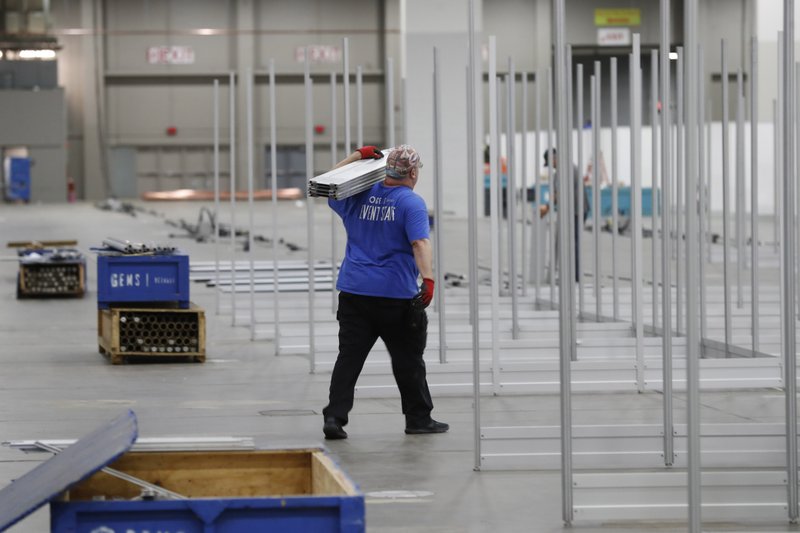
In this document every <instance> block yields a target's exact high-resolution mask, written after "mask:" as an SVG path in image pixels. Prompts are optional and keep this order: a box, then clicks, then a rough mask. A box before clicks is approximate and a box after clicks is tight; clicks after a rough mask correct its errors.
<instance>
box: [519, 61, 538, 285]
mask: <svg viewBox="0 0 800 533" xmlns="http://www.w3.org/2000/svg"><path fill="white" fill-rule="evenodd" d="M521 114H522V146H521V149H522V150H521V154H520V156H521V169H522V171H521V172H520V175H521V178H522V179H521V183H520V185H521V187H520V189H521V191H522V196H521V197H520V198H522V209H520V221H521V223H522V236H521V237H522V243H521V244H522V246H521V249H520V256H521V257H520V260H521V263H522V264H521V271H522V280H521V281H522V295H523V296H528V285H530V279H531V278H530V268H528V244H529V240H528V212H529V211H530V208H529V205H528V73H527V72H523V73H522V113H521ZM534 218H535V217H534Z"/></svg>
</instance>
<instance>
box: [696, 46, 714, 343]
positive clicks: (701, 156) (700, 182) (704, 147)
mask: <svg viewBox="0 0 800 533" xmlns="http://www.w3.org/2000/svg"><path fill="white" fill-rule="evenodd" d="M697 72H698V73H700V75H699V76H698V77H697V91H698V94H699V95H700V100H699V101H698V113H697V116H698V117H699V118H700V130H699V132H698V136H697V157H698V162H697V170H698V175H697V189H698V198H699V202H700V208H699V209H698V210H697V215H698V219H697V225H698V233H699V235H700V239H699V241H698V246H699V252H698V254H697V255H698V257H699V258H700V262H699V269H700V270H699V273H698V276H699V278H700V281H699V284H700V286H699V287H698V289H699V291H700V341H701V342H700V345H701V346H702V341H703V340H704V339H705V338H706V330H707V327H706V326H707V322H708V318H707V314H708V311H707V309H706V307H707V306H706V299H707V298H706V255H707V251H706V249H707V248H708V242H707V236H706V235H707V233H709V231H708V226H710V224H711V220H710V218H709V217H708V216H707V211H706V203H707V201H708V197H707V196H706V179H707V178H708V174H709V173H708V171H707V170H706V169H707V167H706V164H705V162H706V160H707V159H711V156H710V152H711V149H710V143H709V144H706V142H705V139H706V138H707V134H706V129H707V127H706V120H705V117H706V99H705V94H706V89H705V87H706V86H705V82H704V81H703V80H704V79H705V76H704V75H703V73H704V72H705V67H704V63H703V47H702V46H700V47H698V55H697ZM703 356H704V354H703V351H702V350H701V351H700V357H701V358H702V357H703Z"/></svg>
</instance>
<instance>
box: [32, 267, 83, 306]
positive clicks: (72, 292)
mask: <svg viewBox="0 0 800 533" xmlns="http://www.w3.org/2000/svg"><path fill="white" fill-rule="evenodd" d="M66 267H75V276H77V279H75V280H74V281H75V282H77V285H74V284H73V286H72V287H69V288H66V287H65V288H61V287H57V288H51V289H45V290H42V289H40V288H38V287H37V283H36V281H35V279H36V276H37V275H38V274H40V273H41V272H42V271H46V270H49V269H53V270H55V269H63V268H66ZM75 276H70V277H72V278H74V277H75ZM85 294H86V265H85V264H84V263H57V262H53V263H32V264H25V263H20V265H19V274H18V275H17V298H18V299H24V298H83V296H84V295H85Z"/></svg>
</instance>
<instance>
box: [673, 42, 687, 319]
mask: <svg viewBox="0 0 800 533" xmlns="http://www.w3.org/2000/svg"><path fill="white" fill-rule="evenodd" d="M684 72H685V71H684V49H683V47H680V46H679V47H678V64H677V71H676V76H675V77H676V78H677V80H676V87H675V89H676V95H675V96H676V106H675V107H676V109H677V113H676V114H675V130H676V132H675V133H676V135H675V137H676V140H675V156H676V162H675V202H674V203H675V332H676V333H677V334H678V335H680V334H681V333H682V332H683V331H685V330H684V329H683V327H684V321H683V304H684V299H683V293H684V288H685V287H684V284H683V281H684V267H685V265H684V262H683V255H684V253H683V252H684V241H683V239H684V234H685V232H684V229H683V223H684V219H683V216H682V215H683V179H684V173H685V171H686V161H685V155H684V154H685V153H684V150H683V149H684V127H685V124H684V121H683V119H684V107H683V98H684V96H685V92H684V87H685V85H684V79H683V75H684Z"/></svg>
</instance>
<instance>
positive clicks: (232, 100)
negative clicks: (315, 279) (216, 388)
mask: <svg viewBox="0 0 800 533" xmlns="http://www.w3.org/2000/svg"><path fill="white" fill-rule="evenodd" d="M228 76H229V83H228V85H229V87H230V95H229V98H228V103H229V110H228V112H229V114H230V117H229V118H230V125H229V128H230V132H229V133H230V154H229V158H228V159H229V165H230V169H231V172H230V173H231V179H230V191H231V194H230V196H231V281H232V280H234V279H236V78H235V76H236V75H235V74H234V73H233V72H231V73H230V74H229V75H228ZM231 325H232V326H235V325H236V286H235V285H233V283H232V284H231Z"/></svg>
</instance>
